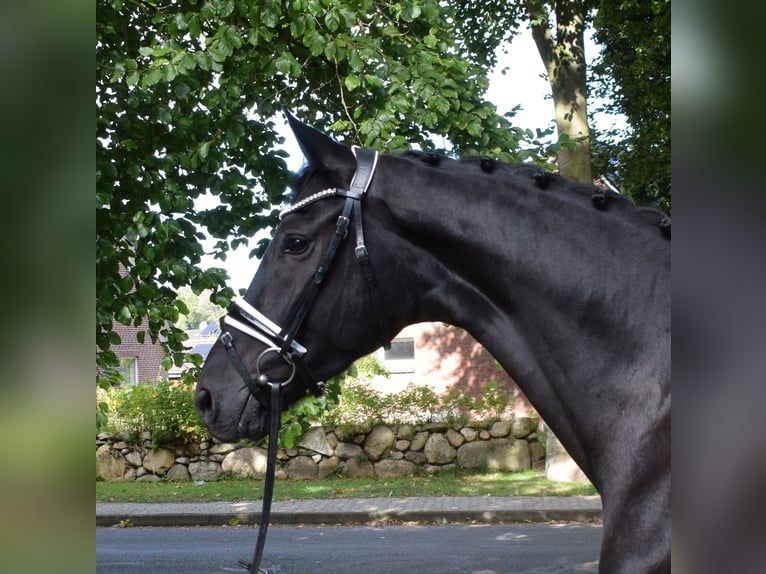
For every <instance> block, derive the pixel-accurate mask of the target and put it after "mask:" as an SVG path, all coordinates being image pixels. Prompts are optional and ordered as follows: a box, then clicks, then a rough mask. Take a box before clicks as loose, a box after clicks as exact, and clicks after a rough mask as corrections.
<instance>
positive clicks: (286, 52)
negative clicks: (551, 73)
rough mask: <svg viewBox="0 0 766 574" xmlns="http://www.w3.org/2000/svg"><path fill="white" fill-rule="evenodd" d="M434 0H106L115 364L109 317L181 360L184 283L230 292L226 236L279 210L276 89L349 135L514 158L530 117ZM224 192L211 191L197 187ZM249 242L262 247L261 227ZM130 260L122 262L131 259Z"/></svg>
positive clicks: (102, 173) (322, 123) (104, 201)
mask: <svg viewBox="0 0 766 574" xmlns="http://www.w3.org/2000/svg"><path fill="white" fill-rule="evenodd" d="M451 17H452V13H451V11H449V10H446V11H444V10H442V7H441V5H440V3H439V2H437V1H435V0H419V1H418V0H399V1H394V2H388V3H385V4H382V3H375V2H373V1H372V0H361V1H355V2H335V1H330V0H290V1H287V2H282V1H277V0H264V1H262V2H249V1H246V0H208V1H206V2H203V3H200V2H197V0H131V1H128V0H99V1H98V2H97V9H96V20H97V22H96V30H97V39H96V134H97V144H96V161H97V197H96V201H97V204H96V272H97V278H96V289H97V301H96V342H97V347H98V352H97V361H98V364H99V366H100V367H101V368H102V370H103V371H102V372H103V373H104V374H105V375H106V378H107V379H108V378H109V377H110V376H111V375H113V374H114V371H113V370H110V369H112V368H113V367H114V366H115V364H116V360H117V359H116V356H115V355H114V353H113V352H112V351H111V350H110V346H111V345H112V344H114V343H116V342H118V341H119V337H118V336H117V334H116V333H114V332H113V329H112V326H113V323H114V321H119V322H121V323H124V324H131V323H132V324H135V325H145V326H146V332H147V333H148V335H149V336H150V337H151V338H152V339H153V340H157V339H158V338H160V339H162V340H164V341H166V346H167V348H168V351H169V355H168V358H167V360H166V365H165V366H166V367H170V366H171V363H172V362H174V363H175V364H176V365H180V364H182V363H183V361H184V350H183V341H184V339H185V335H184V334H183V332H182V331H181V330H180V329H178V327H177V325H176V323H177V321H178V318H179V314H186V313H187V312H188V309H187V308H186V305H185V304H184V303H183V301H182V300H181V299H178V298H177V297H176V291H177V290H178V289H179V288H181V287H183V286H189V287H190V288H191V289H192V291H193V292H194V293H196V294H199V293H201V292H202V291H203V290H205V289H209V290H210V293H211V295H210V299H211V301H212V302H214V303H216V304H219V305H222V306H225V305H226V304H227V302H228V301H229V300H230V299H231V297H232V296H233V293H232V292H231V290H230V289H228V288H226V287H225V280H226V274H225V272H224V271H223V270H222V269H208V270H202V269H201V268H200V261H201V256H202V255H203V248H202V245H201V240H203V239H205V238H206V237H212V238H214V239H216V240H217V242H216V243H215V247H214V254H215V255H216V256H217V257H219V258H221V259H224V258H225V257H226V253H227V251H228V250H229V249H231V248H234V247H236V246H238V245H241V244H247V243H248V241H249V238H251V237H252V236H254V235H255V233H256V231H258V230H260V229H262V228H267V227H269V226H272V225H274V223H275V222H276V214H277V211H278V210H277V208H276V206H278V204H279V203H280V202H281V199H282V196H281V194H282V191H283V189H284V187H285V184H286V182H287V179H288V173H287V169H286V167H285V163H284V160H283V159H282V155H283V153H282V152H280V151H279V149H278V148H277V144H278V143H280V140H279V137H278V135H277V133H276V131H275V123H274V122H275V120H274V117H275V115H276V114H277V113H278V111H279V109H280V107H281V106H282V105H287V106H289V107H291V108H292V109H293V110H295V111H297V112H299V113H300V114H301V115H302V116H303V117H305V118H307V119H308V120H310V121H311V122H312V123H314V124H315V125H317V126H318V127H320V128H325V129H328V130H330V131H332V132H334V134H335V136H336V137H338V138H339V139H341V140H345V141H346V142H347V143H357V144H360V145H364V146H370V147H375V148H377V149H381V150H397V149H403V148H407V147H409V146H410V145H412V144H414V145H418V146H420V147H422V148H432V147H433V146H434V144H433V143H432V140H433V135H435V134H441V135H443V136H445V137H446V138H448V140H449V142H451V144H452V146H453V148H452V149H451V150H450V151H451V152H453V153H460V154H465V153H483V154H487V155H492V156H495V157H498V158H501V159H506V160H520V159H524V158H525V157H528V156H531V155H534V152H528V151H527V152H523V151H517V150H519V145H518V142H519V141H520V140H521V139H522V137H524V135H525V134H523V133H522V131H521V130H518V129H516V128H514V127H513V126H512V125H511V124H510V122H509V121H508V120H507V119H506V118H503V117H500V116H498V115H497V114H496V112H495V108H494V106H492V105H491V104H489V103H488V102H486V101H484V100H483V98H482V94H483V92H484V91H485V90H486V88H487V86H488V81H487V77H486V75H485V71H484V69H483V68H482V67H480V66H478V65H476V64H475V63H474V62H473V61H471V60H469V59H466V58H464V57H462V56H461V53H460V46H459V44H458V42H457V39H456V36H455V34H453V32H452V27H451V25H450V19H451ZM206 192H207V193H211V194H213V195H214V196H216V198H217V199H218V200H219V205H218V206H216V207H213V208H201V207H198V206H197V205H196V204H195V199H197V198H198V197H200V195H201V194H203V193H206ZM252 247H253V254H256V255H257V254H259V253H261V251H262V250H263V248H264V247H265V242H261V243H259V244H258V245H256V246H252ZM121 266H122V268H123V269H124V270H125V271H124V272H121Z"/></svg>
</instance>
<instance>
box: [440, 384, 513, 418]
mask: <svg viewBox="0 0 766 574" xmlns="http://www.w3.org/2000/svg"><path fill="white" fill-rule="evenodd" d="M513 403H514V399H513V396H512V395H511V394H510V393H509V392H508V391H506V390H505V389H504V388H503V385H502V384H500V383H499V382H498V381H496V380H494V379H493V380H490V381H487V383H486V384H485V385H484V391H483V393H482V394H481V396H479V397H476V398H474V397H471V396H470V395H467V394H465V390H464V389H462V388H457V387H453V388H452V389H450V391H449V392H448V393H447V394H446V395H445V396H444V397H443V399H442V403H441V404H442V408H443V409H444V411H446V412H447V413H448V418H449V419H450V420H454V421H466V420H469V419H475V420H484V421H490V420H493V421H494V420H500V419H501V418H502V417H503V416H504V415H507V414H508V412H509V410H510V409H512V408H513Z"/></svg>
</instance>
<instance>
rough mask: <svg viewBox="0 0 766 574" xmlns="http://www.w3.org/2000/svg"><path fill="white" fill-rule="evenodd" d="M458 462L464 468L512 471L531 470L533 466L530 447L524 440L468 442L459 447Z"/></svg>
mask: <svg viewBox="0 0 766 574" xmlns="http://www.w3.org/2000/svg"><path fill="white" fill-rule="evenodd" d="M457 462H458V464H459V465H460V466H461V467H463V468H486V469H487V470H503V471H510V472H514V471H520V470H529V469H530V468H531V467H532V464H531V460H530V456H529V447H528V445H527V441H524V440H508V439H493V440H489V441H479V442H467V443H465V444H464V445H462V446H461V447H460V448H459V449H458V451H457Z"/></svg>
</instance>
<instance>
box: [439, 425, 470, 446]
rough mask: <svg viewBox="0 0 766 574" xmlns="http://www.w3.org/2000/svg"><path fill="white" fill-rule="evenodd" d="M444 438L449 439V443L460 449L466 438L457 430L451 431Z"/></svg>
mask: <svg viewBox="0 0 766 574" xmlns="http://www.w3.org/2000/svg"><path fill="white" fill-rule="evenodd" d="M444 436H445V437H447V440H448V441H449V443H450V444H451V445H452V446H454V447H455V448H457V447H459V446H460V445H461V444H463V443H464V442H465V437H464V436H463V435H462V434H460V433H459V432H457V431H456V430H455V429H449V430H448V431H447V432H446V434H445V435H444Z"/></svg>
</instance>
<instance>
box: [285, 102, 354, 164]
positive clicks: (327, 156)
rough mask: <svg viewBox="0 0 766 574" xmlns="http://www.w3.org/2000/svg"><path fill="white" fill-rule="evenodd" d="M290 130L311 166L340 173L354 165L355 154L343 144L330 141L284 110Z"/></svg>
mask: <svg viewBox="0 0 766 574" xmlns="http://www.w3.org/2000/svg"><path fill="white" fill-rule="evenodd" d="M282 111H283V112H284V114H285V117H286V118H287V123H288V125H289V126H290V129H291V130H293V134H294V135H295V139H296V140H298V145H299V146H300V148H301V151H302V152H303V155H304V156H305V158H306V160H307V161H308V162H309V165H311V166H314V167H324V168H326V169H329V170H331V171H339V170H340V169H341V168H344V167H347V166H348V165H349V164H351V165H353V163H354V154H353V153H352V152H351V149H349V148H348V147H346V146H345V145H343V144H339V143H338V142H336V141H334V140H332V139H330V138H329V137H327V136H326V135H325V134H323V133H322V132H320V131H319V130H317V129H314V128H312V127H311V126H308V125H306V124H304V123H303V122H301V121H300V120H299V119H298V118H296V117H295V116H294V115H293V114H292V112H290V110H289V109H287V108H282Z"/></svg>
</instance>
